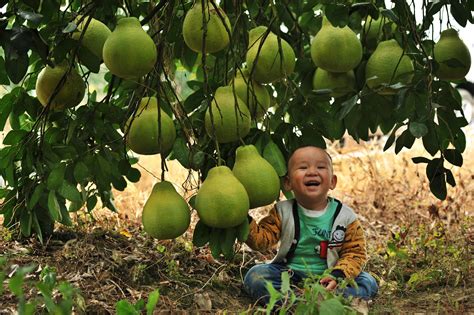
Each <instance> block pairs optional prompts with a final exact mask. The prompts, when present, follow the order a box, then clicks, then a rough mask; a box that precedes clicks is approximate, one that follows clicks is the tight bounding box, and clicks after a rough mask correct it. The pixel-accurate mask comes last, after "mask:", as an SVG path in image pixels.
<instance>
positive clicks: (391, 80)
mask: <svg viewBox="0 0 474 315" xmlns="http://www.w3.org/2000/svg"><path fill="white" fill-rule="evenodd" d="M402 56H403V57H402ZM400 58H401V59H400ZM413 71H414V67H413V62H412V61H411V59H410V57H408V56H407V55H404V54H403V49H402V48H401V47H400V45H398V43H397V41H396V40H395V39H390V40H386V41H383V42H380V43H379V44H378V46H377V48H376V49H375V51H374V53H373V54H372V55H371V56H370V58H369V60H368V61H367V65H366V68H365V77H366V82H367V85H368V86H369V88H371V89H373V90H375V91H376V92H377V93H378V94H381V95H393V94H396V92H397V90H395V89H392V88H390V87H386V86H388V85H394V84H397V83H401V84H403V85H406V84H409V83H410V82H411V80H412V79H413ZM384 86H385V87H384Z"/></svg>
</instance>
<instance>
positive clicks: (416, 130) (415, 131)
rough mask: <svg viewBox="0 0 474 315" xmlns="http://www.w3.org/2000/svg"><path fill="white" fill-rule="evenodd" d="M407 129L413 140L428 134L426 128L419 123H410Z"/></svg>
mask: <svg viewBox="0 0 474 315" xmlns="http://www.w3.org/2000/svg"><path fill="white" fill-rule="evenodd" d="M408 129H409V130H410V132H411V134H412V135H413V136H414V137H415V138H421V137H423V136H425V135H426V134H427V133H428V127H426V125H425V124H424V123H421V122H416V121H411V122H410V124H409V125H408Z"/></svg>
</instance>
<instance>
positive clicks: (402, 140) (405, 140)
mask: <svg viewBox="0 0 474 315" xmlns="http://www.w3.org/2000/svg"><path fill="white" fill-rule="evenodd" d="M414 142H415V137H413V135H412V134H411V133H410V132H409V131H408V129H406V130H405V131H403V132H402V134H401V135H400V137H398V139H397V141H396V143H395V154H398V153H399V152H400V151H401V150H402V149H403V147H406V148H408V149H409V148H411V147H412V145H413V143H414Z"/></svg>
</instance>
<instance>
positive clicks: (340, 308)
mask: <svg viewBox="0 0 474 315" xmlns="http://www.w3.org/2000/svg"><path fill="white" fill-rule="evenodd" d="M344 313H345V309H344V305H343V304H342V303H341V301H339V300H338V299H337V298H331V299H327V300H324V301H322V302H321V303H320V304H319V315H333V314H344Z"/></svg>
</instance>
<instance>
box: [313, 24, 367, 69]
mask: <svg viewBox="0 0 474 315" xmlns="http://www.w3.org/2000/svg"><path fill="white" fill-rule="evenodd" d="M311 58H312V59H313V62H314V64H315V65H316V66H317V67H319V68H322V69H324V70H326V71H330V72H348V71H350V70H352V69H354V68H355V67H357V65H358V64H359V63H360V61H361V60H362V44H361V43H360V41H359V39H358V38H357V35H356V34H355V33H354V31H352V30H351V29H350V28H349V27H348V26H345V27H343V28H340V27H334V26H332V24H331V23H330V22H329V21H328V20H327V19H326V18H323V26H322V27H321V30H320V31H319V32H318V33H317V34H316V36H315V37H314V39H313V42H312V43H311Z"/></svg>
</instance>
